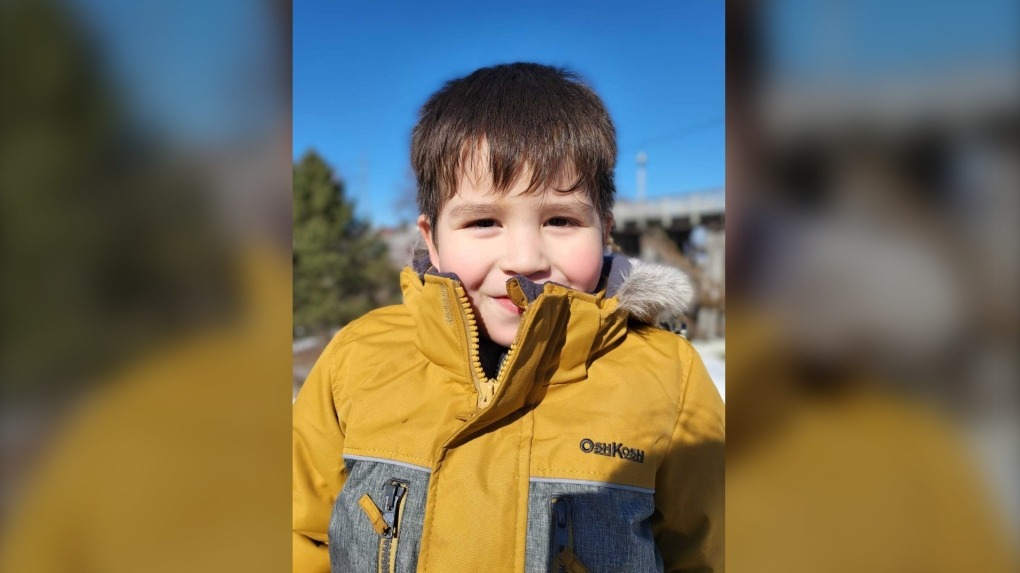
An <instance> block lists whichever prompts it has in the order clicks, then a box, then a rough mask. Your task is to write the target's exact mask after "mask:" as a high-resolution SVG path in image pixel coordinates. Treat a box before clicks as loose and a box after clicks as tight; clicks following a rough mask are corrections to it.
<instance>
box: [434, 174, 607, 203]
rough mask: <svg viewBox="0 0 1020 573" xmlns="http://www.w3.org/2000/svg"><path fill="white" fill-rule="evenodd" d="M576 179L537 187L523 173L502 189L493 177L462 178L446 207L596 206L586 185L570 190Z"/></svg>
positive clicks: (542, 184)
mask: <svg viewBox="0 0 1020 573" xmlns="http://www.w3.org/2000/svg"><path fill="white" fill-rule="evenodd" d="M573 183H574V182H573V181H569V182H568V183H566V184H562V183H561V182H558V181H557V182H555V183H549V182H540V183H539V184H538V185H537V187H535V188H534V189H531V188H530V187H531V178H530V176H522V177H519V178H518V179H517V180H516V181H514V183H513V184H511V185H510V186H509V188H508V189H506V190H505V191H500V190H498V189H496V188H495V186H494V185H493V184H492V182H491V180H490V181H483V182H480V184H478V183H471V182H467V181H462V182H461V184H460V185H458V186H457V189H456V190H454V192H453V194H452V195H451V196H450V197H449V198H447V200H446V201H445V204H444V207H446V206H451V205H464V204H471V205H506V206H512V205H515V204H524V203H535V204H546V203H548V204H570V205H580V206H583V207H585V208H589V209H594V208H595V204H594V202H593V201H592V197H591V194H590V193H589V192H588V190H587V189H586V188H584V187H583V186H582V187H578V188H577V189H571V190H568V189H569V188H570V187H571V186H572V184H573Z"/></svg>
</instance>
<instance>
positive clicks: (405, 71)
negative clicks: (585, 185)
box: [293, 0, 726, 394]
mask: <svg viewBox="0 0 1020 573" xmlns="http://www.w3.org/2000/svg"><path fill="white" fill-rule="evenodd" d="M724 8H725V6H724V3H723V2H721V1H718V0H697V1H685V2H643V3H638V4H633V3H622V2H603V3H591V2H583V1H568V2H556V3H552V4H550V3H548V2H536V1H524V2H517V3H514V4H513V5H512V6H507V5H499V4H485V3H481V4H480V3H477V2H457V1H455V2H444V3H442V5H434V4H422V3H419V2H385V3H377V2H345V3H342V4H338V3H336V2H330V1H328V0H322V1H320V0H307V1H301V2H297V3H296V4H295V6H294V145H293V159H294V163H295V167H294V170H295V171H294V245H293V246H294V392H295V394H296V393H297V390H298V388H300V385H301V384H302V383H303V382H304V379H305V378H306V377H307V375H308V372H309V371H310V369H311V367H312V365H313V364H314V363H315V360H316V359H317V358H318V357H319V354H320V353H321V352H322V350H323V348H324V347H325V346H326V343H327V342H328V341H329V338H330V337H331V335H332V334H333V333H335V332H336V331H337V330H338V329H339V328H341V327H342V326H343V325H344V324H346V323H347V322H348V321H350V320H352V319H354V318H357V317H359V316H361V315H362V314H364V313H365V312H366V311H368V310H370V309H372V308H375V307H376V306H380V305H383V304H392V303H394V302H399V300H400V292H399V289H398V285H397V279H396V274H397V271H398V269H400V268H401V267H403V266H404V265H406V264H408V263H409V261H410V256H411V250H412V248H413V246H414V244H415V243H416V242H417V241H418V240H419V238H420V234H419V231H418V229H417V227H416V225H415V221H416V219H417V215H418V212H417V207H416V204H415V193H416V188H415V180H414V174H413V172H412V171H411V169H410V157H409V155H410V146H411V130H412V128H413V127H414V125H415V123H416V121H417V116H418V110H419V108H420V107H421V105H422V104H424V103H425V100H426V99H428V97H429V96H430V95H432V94H433V93H434V92H436V91H438V90H439V89H440V88H441V87H442V86H443V85H444V84H445V83H446V82H447V81H450V80H452V79H456V78H459V77H463V76H465V75H467V74H469V73H471V72H473V71H474V70H476V69H478V68H481V67H485V66H491V65H495V64H500V63H510V62H517V61H532V62H538V63H542V64H547V65H553V66H558V67H565V68H567V69H569V70H572V71H574V72H577V73H579V74H580V75H581V76H582V77H583V78H584V80H585V81H586V82H587V83H588V84H589V85H591V86H592V87H593V88H594V89H595V91H596V92H597V93H598V94H599V95H600V96H601V97H602V99H603V100H604V101H605V103H606V106H607V107H608V109H609V112H610V114H611V115H612V118H613V121H614V122H615V124H616V129H617V143H618V146H619V150H620V152H619V157H618V161H617V169H616V187H617V204H616V208H615V209H614V217H615V219H616V225H615V229H614V231H613V240H614V242H615V244H616V245H617V246H618V248H619V249H620V250H622V251H623V252H624V253H625V254H627V255H628V256H631V257H639V258H641V259H644V260H648V261H653V262H658V263H662V264H667V265H671V266H675V267H679V268H680V269H682V270H683V271H685V272H686V273H687V274H688V275H690V277H691V279H692V283H694V284H695V285H696V291H697V292H696V300H695V303H694V304H693V306H692V308H691V309H690V310H689V312H688V313H687V316H681V317H675V319H674V320H672V321H670V322H669V323H667V324H664V325H663V326H665V327H667V328H671V329H673V330H675V331H676V332H681V333H683V334H684V335H686V336H688V337H689V338H691V339H692V341H694V343H695V345H696V346H697V347H698V349H699V351H700V352H701V354H702V356H703V358H704V359H705V362H706V364H707V366H708V367H709V371H710V374H711V375H712V378H713V380H714V381H715V383H716V385H717V386H718V387H719V389H720V392H722V393H725V362H724V358H725V338H724V334H725V312H726V309H725V304H724V301H725V224H726V214H725V157H724V156H725V149H724V136H725V109H724V105H725V93H724V90H725V75H724ZM327 205H328V207H325V206H327Z"/></svg>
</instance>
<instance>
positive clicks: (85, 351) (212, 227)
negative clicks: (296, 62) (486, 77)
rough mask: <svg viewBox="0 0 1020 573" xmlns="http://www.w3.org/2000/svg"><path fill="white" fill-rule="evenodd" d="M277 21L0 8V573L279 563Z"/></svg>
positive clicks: (286, 303) (250, 8) (282, 184)
mask: <svg viewBox="0 0 1020 573" xmlns="http://www.w3.org/2000/svg"><path fill="white" fill-rule="evenodd" d="M290 13H291V9H290V3H289V2H288V1H274V2H118V1H113V2H109V1H98V0H95V1H94V0H76V1H63V2H61V1H57V0H40V1H29V0H12V1H9V2H4V3H2V4H0V329H2V333H3V335H2V336H0V392H2V400H0V484H2V488H0V570H3V571H5V572H17V571H33V572H36V571H38V572H49V571H54V572H55V571H82V570H96V571H139V570H145V571H205V570H209V571H214V570H215V571H223V570H256V571H257V570H265V571H279V570H285V569H286V568H287V567H289V565H288V564H289V554H290V542H289V525H288V524H289V516H290V501H289V489H290V476H289V464H290V446H289V439H288V436H289V427H290V404H291V401H290V394H291V390H290V386H291V382H290V376H291V375H290V370H291V366H290V355H291V337H290V331H291V318H290V316H291V287H290V285H291V277H290V254H289V250H290V217H291V213H290V203H291V199H290V186H291V182H290V175H291V162H290V46H291V41H290V34H291V32H290V23H291V16H290Z"/></svg>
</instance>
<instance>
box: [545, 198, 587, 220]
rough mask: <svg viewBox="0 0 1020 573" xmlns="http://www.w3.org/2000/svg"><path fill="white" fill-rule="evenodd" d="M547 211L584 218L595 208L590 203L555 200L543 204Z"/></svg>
mask: <svg viewBox="0 0 1020 573" xmlns="http://www.w3.org/2000/svg"><path fill="white" fill-rule="evenodd" d="M544 208H545V209H546V210H548V211H556V212H557V213H566V214H567V215H570V216H572V217H577V218H579V219H580V218H584V217H586V216H588V215H590V214H592V212H593V211H594V210H595V208H594V207H593V206H591V205H588V204H585V203H578V202H577V201H570V202H566V201H564V202H556V203H548V204H546V205H545V206H544Z"/></svg>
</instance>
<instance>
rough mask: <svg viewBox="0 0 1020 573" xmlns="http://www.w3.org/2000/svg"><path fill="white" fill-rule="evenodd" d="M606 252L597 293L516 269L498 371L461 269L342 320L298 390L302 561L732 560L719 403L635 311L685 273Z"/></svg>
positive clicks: (612, 566)
mask: <svg viewBox="0 0 1020 573" xmlns="http://www.w3.org/2000/svg"><path fill="white" fill-rule="evenodd" d="M621 261H622V263H621ZM613 264H614V266H613V267H612V270H607V271H606V273H605V274H606V278H607V281H604V282H608V284H609V285H610V286H609V287H606V288H603V289H602V290H601V291H600V292H599V293H597V294H587V293H582V292H578V291H575V290H571V289H568V288H566V287H562V286H559V285H555V284H551V283H550V284H545V285H536V284H534V283H529V282H528V281H527V280H526V279H523V278H522V277H518V278H515V279H511V280H510V281H509V282H508V292H509V294H510V296H511V298H512V299H513V300H514V301H515V302H516V303H517V304H518V305H519V306H521V307H523V308H524V309H525V310H524V313H523V314H522V321H521V325H520V328H519V330H518V334H517V337H516V340H515V341H514V343H513V345H512V346H511V348H510V351H509V353H508V356H507V358H506V360H505V361H504V363H503V365H502V367H501V369H500V372H499V374H498V376H497V378H496V379H488V378H487V377H486V376H485V374H484V372H483V371H482V368H481V366H480V363H479V360H478V330H477V327H476V324H475V319H474V317H473V314H472V311H471V306H470V304H469V302H468V299H467V297H466V295H465V292H464V289H463V287H462V286H461V284H460V283H459V282H458V281H457V280H456V278H455V277H452V276H442V275H438V274H435V273H433V272H429V273H418V272H415V271H414V270H412V269H410V268H408V269H405V270H404V272H403V273H402V275H401V286H402V288H403V293H404V304H402V305H399V306H392V307H387V308H383V309H380V310H377V311H374V312H371V313H369V314H368V315H366V316H365V317H363V318H361V319H359V320H357V321H355V322H353V323H351V324H350V325H348V326H347V327H346V328H344V329H343V330H342V331H341V332H340V333H338V334H337V335H336V337H335V338H334V339H333V340H332V342H331V343H330V344H329V346H328V347H327V348H326V350H325V351H324V352H323V354H322V356H321V357H320V359H319V361H318V363H317V364H316V365H315V367H314V369H313V370H312V372H311V374H310V375H309V377H308V379H307V381H306V382H305V385H304V387H303V388H302V389H301V391H300V393H299V394H298V397H297V399H296V401H295V404H294V444H293V452H294V478H293V479H294V482H293V483H294V500H293V502H294V524H293V528H294V570H295V571H302V572H325V571H330V570H331V564H332V570H333V571H354V572H360V571H402V572H410V571H420V572H436V573H439V572H447V571H449V572H461V571H486V572H494V573H495V572H502V571H507V572H510V571H514V572H522V571H527V572H538V571H542V572H545V571H570V572H582V571H591V572H592V573H601V572H609V571H627V572H633V571H686V570H697V571H722V570H723V567H724V544H723V539H724V528H723V515H724V510H723V492H724V484H723V463H724V462H723V453H724V452H723V450H724V447H723V441H724V430H723V427H724V409H723V404H722V401H721V399H720V397H719V394H718V392H717V390H716V389H715V386H714V385H713V384H712V382H711V380H710V379H709V376H708V374H707V372H706V371H705V367H704V365H703V364H702V361H701V359H700V358H699V356H698V354H697V353H696V352H695V351H694V349H693V348H692V347H691V345H690V343H689V342H687V340H685V339H683V338H682V337H679V336H677V335H675V334H672V333H670V332H667V331H664V330H661V329H658V328H656V327H654V326H651V325H648V324H645V323H643V322H640V321H638V320H636V319H635V316H640V317H643V318H645V319H647V320H651V319H653V318H654V316H655V314H656V312H658V311H660V310H676V309H675V308H673V307H674V306H675V305H676V304H679V303H680V302H681V301H679V299H678V297H681V296H682V295H683V292H684V289H685V288H686V287H685V285H683V284H679V281H682V278H681V277H682V275H679V274H678V273H675V272H673V271H671V270H670V271H665V270H664V269H663V268H661V267H659V268H651V267H647V266H645V267H637V266H635V267H634V268H628V263H627V262H626V260H623V259H616V260H614V263H613ZM609 268H610V267H609V266H608V265H607V269H609ZM614 273H615V276H614ZM624 277H625V280H623V279H624Z"/></svg>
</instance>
